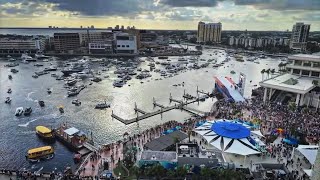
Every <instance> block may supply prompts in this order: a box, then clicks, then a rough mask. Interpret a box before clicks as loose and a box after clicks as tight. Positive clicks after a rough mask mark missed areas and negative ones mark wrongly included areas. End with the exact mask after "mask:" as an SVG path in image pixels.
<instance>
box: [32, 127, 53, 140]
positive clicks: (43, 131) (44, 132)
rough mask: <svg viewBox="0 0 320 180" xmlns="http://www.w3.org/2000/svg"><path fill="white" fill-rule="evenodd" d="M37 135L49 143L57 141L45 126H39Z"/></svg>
mask: <svg viewBox="0 0 320 180" xmlns="http://www.w3.org/2000/svg"><path fill="white" fill-rule="evenodd" d="M36 134H37V136H38V137H39V138H41V139H43V140H44V141H48V142H54V141H55V138H54V133H53V131H52V130H51V129H49V128H47V127H45V126H37V127H36Z"/></svg>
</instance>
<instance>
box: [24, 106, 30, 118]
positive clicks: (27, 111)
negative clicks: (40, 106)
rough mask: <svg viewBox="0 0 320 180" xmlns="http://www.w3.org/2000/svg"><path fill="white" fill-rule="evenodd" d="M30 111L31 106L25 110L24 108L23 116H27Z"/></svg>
mask: <svg viewBox="0 0 320 180" xmlns="http://www.w3.org/2000/svg"><path fill="white" fill-rule="evenodd" d="M31 113H32V109H31V107H27V108H26V109H25V110H24V113H23V114H24V115H25V116H29V115H30V114H31Z"/></svg>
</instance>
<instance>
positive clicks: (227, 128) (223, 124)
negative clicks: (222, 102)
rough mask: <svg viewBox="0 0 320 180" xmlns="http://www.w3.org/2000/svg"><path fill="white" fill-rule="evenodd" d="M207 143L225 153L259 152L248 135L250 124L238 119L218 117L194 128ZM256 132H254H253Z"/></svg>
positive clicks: (247, 153) (244, 153) (244, 154)
mask: <svg viewBox="0 0 320 180" xmlns="http://www.w3.org/2000/svg"><path fill="white" fill-rule="evenodd" d="M195 132H196V133H198V134H199V135H201V136H202V137H203V138H204V139H205V140H206V141H207V142H208V143H209V144H211V145H212V146H214V147H215V148H217V149H218V150H221V151H222V152H225V153H232V154H238V155H243V156H248V155H252V154H260V153H261V152H260V151H259V150H258V149H257V148H256V142H255V140H253V139H252V138H251V137H250V135H251V131H250V126H249V125H247V124H245V123H241V122H238V121H232V120H225V119H219V120H214V121H208V122H206V123H204V124H203V125H201V126H199V127H197V128H195ZM255 133H256V132H255Z"/></svg>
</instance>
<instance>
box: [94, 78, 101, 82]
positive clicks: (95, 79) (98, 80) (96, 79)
mask: <svg viewBox="0 0 320 180" xmlns="http://www.w3.org/2000/svg"><path fill="white" fill-rule="evenodd" d="M91 81H93V82H100V81H102V79H101V78H100V77H94V78H93V79H92V80H91Z"/></svg>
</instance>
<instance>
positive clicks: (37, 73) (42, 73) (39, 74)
mask: <svg viewBox="0 0 320 180" xmlns="http://www.w3.org/2000/svg"><path fill="white" fill-rule="evenodd" d="M48 73H49V72H47V71H39V72H35V74H36V75H38V76H42V75H45V74H48Z"/></svg>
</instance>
